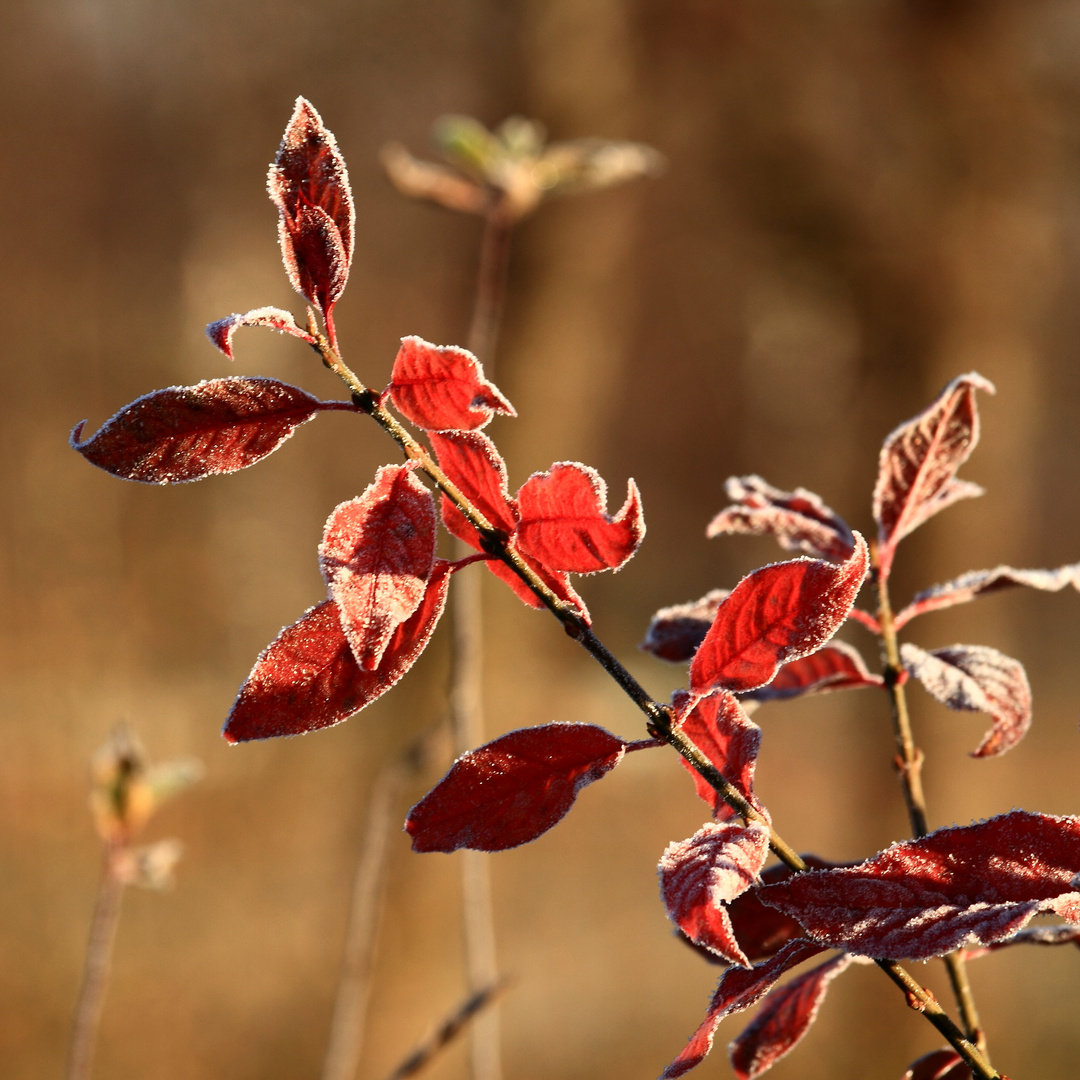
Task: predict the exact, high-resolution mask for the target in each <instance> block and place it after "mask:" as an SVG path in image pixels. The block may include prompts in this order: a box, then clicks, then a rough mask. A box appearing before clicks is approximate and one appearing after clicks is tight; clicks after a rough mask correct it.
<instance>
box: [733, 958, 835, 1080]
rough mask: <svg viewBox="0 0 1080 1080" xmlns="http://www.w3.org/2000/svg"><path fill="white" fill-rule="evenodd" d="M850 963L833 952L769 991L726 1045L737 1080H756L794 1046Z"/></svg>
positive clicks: (807, 1028)
mask: <svg viewBox="0 0 1080 1080" xmlns="http://www.w3.org/2000/svg"><path fill="white" fill-rule="evenodd" d="M850 963H851V957H850V956H842V955H841V956H834V957H833V958H832V959H831V960H826V961H825V963H824V964H819V965H818V966H817V967H815V968H811V970H810V971H807V972H806V973H805V974H803V975H799V976H798V977H797V978H794V979H792V980H791V981H790V982H788V983H785V984H784V985H783V986H781V987H779V988H778V989H776V990H773V991H771V992H770V993H769V995H768V997H766V998H765V1001H764V1002H763V1003H762V1005H761V1008H760V1010H758V1014H757V1016H755V1017H754V1019H753V1022H752V1023H751V1024H749V1025H748V1026H747V1027H746V1028H744V1029H743V1031H742V1032H741V1033H740V1034H739V1035H738V1036H736V1038H735V1040H734V1042H732V1044H731V1045H730V1046H729V1047H728V1054H729V1056H730V1058H731V1065H732V1068H733V1069H734V1070H735V1076H736V1077H737V1078H738V1080H756V1077H759V1076H761V1075H762V1073H765V1072H767V1071H768V1070H769V1069H771V1068H772V1067H773V1065H775V1064H776V1063H777V1062H778V1061H779V1060H780V1059H781V1058H782V1057H784V1055H785V1054H788V1053H790V1052H791V1051H792V1050H794V1049H795V1047H796V1046H797V1045H798V1044H799V1042H800V1041H801V1040H802V1038H803V1036H804V1035H805V1034H806V1033H807V1032H808V1031H809V1030H810V1025H811V1024H813V1022H814V1020H815V1019H817V1012H818V1009H819V1008H820V1007H821V1003H822V1002H823V1001H824V1000H825V995H826V993H827V992H828V989H829V983H830V982H832V980H833V979H835V978H836V976H837V975H839V974H840V972H841V971H843V970H844V968H846V967H847V966H848V964H850Z"/></svg>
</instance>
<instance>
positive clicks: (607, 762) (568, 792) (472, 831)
mask: <svg viewBox="0 0 1080 1080" xmlns="http://www.w3.org/2000/svg"><path fill="white" fill-rule="evenodd" d="M625 750H626V744H625V743H624V742H623V741H622V740H621V739H618V738H616V737H615V736H614V735H612V734H611V733H610V732H607V731H605V730H604V729H603V728H601V727H596V726H595V725H593V724H546V725H544V726H543V727H533V728H523V729H521V730H520V731H512V732H510V734H509V735H503V736H502V737H501V738H499V739H496V740H495V741H494V742H490V743H488V744H487V745H486V746H481V747H480V748H479V749H478V750H470V751H469V752H468V753H467V754H462V756H461V757H459V758H458V759H457V761H455V762H454V765H453V767H452V768H451V769H450V771H449V772H448V773H447V774H446V776H444V777H443V779H442V780H440V781H439V783H438V784H436V786H435V787H434V788H433V789H432V790H431V791H429V792H428V794H427V795H425V796H424V798H423V799H421V800H420V802H418V803H417V804H416V805H415V806H414V807H413V808H412V809H411V810H410V811H409V816H408V818H407V819H406V822H405V830H406V832H408V833H409V835H410V836H411V837H412V842H413V850H414V851H456V850H457V849H458V848H463V847H464V848H472V849H473V850H474V851H504V850H506V849H507V848H512V847H517V846H518V845H519V844H525V843H528V842H529V841H530V840H535V839H536V838H537V837H538V836H540V835H542V834H543V833H545V832H547V830H548V829H550V828H551V827H552V826H553V825H555V824H556V823H557V822H558V821H560V820H561V819H562V818H563V817H564V816H565V815H566V813H567V812H568V811H569V809H570V807H571V806H572V805H573V803H574V800H575V799H576V798H577V795H578V792H579V791H581V789H582V788H583V787H585V786H586V785H588V784H591V783H593V782H594V781H596V780H599V779H600V778H601V777H602V776H604V774H605V773H608V772H610V771H611V770H612V769H613V768H615V766H616V765H618V764H619V762H620V761H621V760H622V756H623V753H624V752H625Z"/></svg>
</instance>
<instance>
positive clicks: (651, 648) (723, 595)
mask: <svg viewBox="0 0 1080 1080" xmlns="http://www.w3.org/2000/svg"><path fill="white" fill-rule="evenodd" d="M730 595H731V590H730V589H713V590H712V591H711V592H708V593H706V594H705V595H704V596H703V597H702V598H701V599H700V600H694V601H691V602H690V603H689V604H673V605H672V606H671V607H666V608H661V609H660V610H659V611H658V612H657V613H656V614H655V615H654V616H653V617H652V622H650V623H649V629H648V630H647V631H646V632H645V640H644V641H643V642H642V643H641V644H640V645H639V646H638V648H640V649H643V650H644V651H645V652H647V653H652V654H653V656H655V657H657V658H658V659H660V660H667V661H668V662H669V663H672V664H688V663H689V662H690V661H691V660H692V659H693V658H694V653H696V652H697V650H698V646H699V645H700V644H701V643H702V642H703V641H704V640H705V635H706V634H707V633H708V632H709V627H710V626H712V622H713V619H714V618H716V609H717V608H718V607H719V606H720V604H721V603H722V602H723V601H724V600H726V599H727V598H728V597H729V596H730Z"/></svg>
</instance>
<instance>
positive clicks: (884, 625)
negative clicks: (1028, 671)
mask: <svg viewBox="0 0 1080 1080" xmlns="http://www.w3.org/2000/svg"><path fill="white" fill-rule="evenodd" d="M877 592H878V624H879V626H880V627H881V650H882V667H883V670H882V675H883V676H884V678H885V687H886V689H887V690H888V692H889V706H890V713H891V715H892V724H893V735H894V738H895V740H896V752H897V756H896V770H897V773H898V774H899V777H900V784H901V787H902V788H903V792H904V802H905V803H906V805H907V810H908V820H909V821H910V822H911V830H912V833H913V834H914V835H915V836H916V837H920V836H926V834H927V833H928V832H929V831H930V826H929V823H928V818H927V812H926V796H925V795H924V793H923V786H922V764H923V752H922V751H921V750H920V749H919V748H918V747H917V746H916V745H915V738H914V735H913V734H912V729H911V718H910V715H909V714H908V707H907V694H906V693H905V691H904V680H905V679H906V677H907V675H906V672H905V670H904V666H903V663H902V662H901V660H900V645H899V642H898V640H897V636H896V624H895V621H894V619H893V611H892V605H891V603H890V602H889V575H888V572H887V571H886V572H883V570H882V567H881V566H880V565H879V566H878V567H877ZM942 959H943V960H944V962H945V968H946V970H947V971H948V973H949V982H950V983H951V985H952V989H953V996H954V997H955V998H956V1003H957V1005H959V1007H960V1015H961V1018H962V1020H963V1022H964V1029H965V1031H966V1033H967V1038H968V1041H969V1042H971V1043H973V1044H974V1045H975V1046H977V1047H978V1048H979V1050H980V1052H981V1053H982V1054H984V1055H985V1054H986V1052H987V1051H986V1033H985V1032H984V1031H983V1028H982V1024H981V1023H980V1022H979V1013H978V1009H977V1008H976V1006H975V997H974V995H973V994H972V992H971V983H970V982H969V981H968V976H967V966H966V964H965V963H964V958H963V956H962V955H961V954H960V953H959V952H954V953H949V954H948V955H947V956H945V957H943V958H942Z"/></svg>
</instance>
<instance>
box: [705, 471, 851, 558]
mask: <svg viewBox="0 0 1080 1080" xmlns="http://www.w3.org/2000/svg"><path fill="white" fill-rule="evenodd" d="M725 490H726V491H727V497H728V498H729V499H733V500H734V501H735V505H734V506H729V507H727V509H725V510H721V511H720V513H719V514H717V515H716V517H714V518H713V519H712V521H711V522H709V527H708V528H707V529H706V530H705V535H706V536H723V535H725V534H731V533H744V534H748V535H750V536H775V537H776V539H777V541H779V543H780V546H781V547H783V548H786V549H787V550H788V551H804V552H806V553H807V554H808V555H816V556H817V557H818V558H821V559H828V560H829V561H830V562H843V561H844V560H845V559H848V558H850V557H851V553H852V551H854V550H855V538H854V537H853V536H852V533H851V529H850V528H849V527H848V525H847V522H845V521H844V520H843V518H841V517H840V516H839V515H838V514H837V513H836V512H835V511H833V510H830V509H829V507H827V506H826V505H825V504H824V503H823V502H822V501H821V498H820V497H819V496H817V495H815V494H814V493H813V492H811V491H807V490H806V489H805V488H796V489H795V490H794V491H781V490H780V489H779V488H774V487H773V486H772V485H771V484H767V483H765V481H764V480H762V479H761V477H760V476H731V477H729V478H728V481H727V483H726V484H725Z"/></svg>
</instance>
